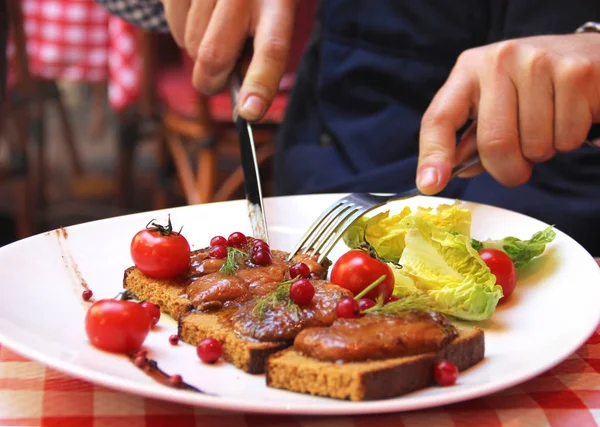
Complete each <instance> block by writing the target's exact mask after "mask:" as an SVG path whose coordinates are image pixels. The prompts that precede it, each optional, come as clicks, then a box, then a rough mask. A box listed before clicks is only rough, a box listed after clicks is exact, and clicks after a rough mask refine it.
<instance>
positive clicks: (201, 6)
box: [161, 0, 296, 121]
mask: <svg viewBox="0 0 600 427" xmlns="http://www.w3.org/2000/svg"><path fill="white" fill-rule="evenodd" d="M161 1H162V3H163V6H164V9H165V15H166V19H167V22H168V23H169V27H170V29H171V33H172V35H173V38H174V39H175V41H176V42H177V44H178V45H179V46H181V47H183V48H185V49H186V50H187V52H188V54H189V55H190V56H191V57H192V59H194V61H195V63H194V70H193V77H192V82H193V84H194V86H195V87H196V88H197V89H198V90H199V91H200V92H202V93H204V94H206V95H214V94H216V93H219V92H220V91H222V90H223V89H224V88H225V86H226V85H227V81H228V78H229V75H230V74H231V72H232V71H233V69H234V68H235V66H236V64H237V62H238V60H239V57H240V54H241V52H242V49H243V47H244V44H245V42H246V40H247V39H248V37H254V54H253V56H252V60H251V62H250V65H249V68H248V71H247V73H246V75H245V77H244V80H243V82H242V87H241V89H240V94H239V97H238V112H239V113H240V115H241V116H242V117H244V118H245V119H247V120H250V121H253V120H258V119H260V118H261V117H262V116H263V114H264V113H265V112H266V111H267V109H268V107H269V106H270V104H271V102H272V101H273V98H274V97H275V95H276V93H277V90H278V88H279V83H280V80H281V78H282V76H283V73H284V72H285V68H286V65H287V60H288V54H289V49H290V43H291V38H292V31H293V27H294V15H295V12H296V0H219V1H217V0H161Z"/></svg>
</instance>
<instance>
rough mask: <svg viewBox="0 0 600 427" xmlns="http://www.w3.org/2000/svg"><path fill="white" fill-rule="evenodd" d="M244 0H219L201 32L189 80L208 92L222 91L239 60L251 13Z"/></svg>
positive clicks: (211, 93) (199, 88) (208, 93)
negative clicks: (206, 25) (204, 30)
mask: <svg viewBox="0 0 600 427" xmlns="http://www.w3.org/2000/svg"><path fill="white" fill-rule="evenodd" d="M246 2H247V0H229V1H220V2H218V3H217V6H216V7H215V10H214V12H213V15H212V18H211V20H210V23H209V24H208V28H207V29H206V32H205V33H204V37H203V39H202V42H201V43H200V47H199V48H198V55H197V57H196V63H195V65H194V72H193V77H192V80H193V82H194V86H195V87H196V88H197V89H198V90H200V91H201V92H203V93H205V94H207V95H214V94H216V93H218V92H220V91H221V90H223V88H224V87H225V85H226V83H227V79H228V77H229V75H230V74H231V71H232V70H233V68H234V67H235V65H236V63H237V61H238V57H239V55H240V51H241V49H242V46H243V44H244V41H245V40H246V38H247V36H248V27H249V18H250V15H249V14H248V13H247V12H246V10H247V9H246V7H245V4H246Z"/></svg>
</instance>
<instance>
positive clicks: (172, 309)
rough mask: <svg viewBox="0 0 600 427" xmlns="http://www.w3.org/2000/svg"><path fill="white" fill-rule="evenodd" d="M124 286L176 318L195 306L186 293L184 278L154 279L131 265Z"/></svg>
mask: <svg viewBox="0 0 600 427" xmlns="http://www.w3.org/2000/svg"><path fill="white" fill-rule="evenodd" d="M123 288H125V289H127V290H129V291H131V292H132V293H133V294H134V295H135V296H136V297H137V298H138V299H139V300H140V301H149V302H151V303H153V304H156V305H158V306H159V307H160V310H161V311H162V312H164V313H167V314H168V315H169V316H171V317H172V318H173V319H175V320H178V319H179V317H180V316H181V315H183V314H185V313H187V312H189V311H191V310H192V309H193V308H194V307H193V305H192V302H191V301H190V300H189V299H188V298H187V296H186V295H185V289H186V280H184V279H152V278H150V277H148V276H146V275H144V274H143V273H142V272H141V271H140V270H138V269H137V268H135V267H130V268H128V269H127V270H125V276H124V278H123Z"/></svg>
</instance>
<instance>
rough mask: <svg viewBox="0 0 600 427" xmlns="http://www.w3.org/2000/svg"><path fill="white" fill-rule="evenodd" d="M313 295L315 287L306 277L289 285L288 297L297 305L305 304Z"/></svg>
mask: <svg viewBox="0 0 600 427" xmlns="http://www.w3.org/2000/svg"><path fill="white" fill-rule="evenodd" d="M314 296H315V287H314V286H313V285H312V283H310V280H308V279H299V280H296V281H295V282H294V283H292V286H290V298H291V299H292V301H294V302H295V303H296V304H298V305H306V304H308V303H309V302H311V301H312V299H313V297H314Z"/></svg>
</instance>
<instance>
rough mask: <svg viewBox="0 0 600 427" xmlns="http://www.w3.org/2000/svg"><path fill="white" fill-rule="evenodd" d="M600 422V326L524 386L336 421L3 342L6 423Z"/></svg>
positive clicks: (87, 426)
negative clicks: (137, 378) (125, 376)
mask: <svg viewBox="0 0 600 427" xmlns="http://www.w3.org/2000/svg"><path fill="white" fill-rule="evenodd" d="M599 263H600V262H599ZM599 303H600V301H599ZM599 424H600V328H599V329H598V330H597V331H596V332H595V333H594V334H593V335H592V336H591V337H590V338H589V340H588V341H587V342H586V343H585V345H583V346H582V347H581V348H580V349H579V350H578V351H577V352H576V353H575V354H573V355H572V356H571V357H569V358H568V359H567V360H565V361H564V362H563V363H561V364H560V365H558V366H557V367H555V368H554V369H551V370H549V371H548V372H546V373H544V374H542V375H540V376H539V377H537V378H534V379H533V380H530V381H528V382H526V383H523V384H521V385H519V386H517V387H513V388H510V389H508V390H505V391H502V392H499V393H496V394H493V395H490V396H486V397H483V398H480V399H476V400H472V401H468V402H464V403H460V404H455V405H450V406H446V407H442V408H436V409H432V410H425V411H419V412H413V413H399V414H386V415H370V416H352V417H333V418H332V417H295V416H294V417H292V416H271V415H256V414H242V413H226V412H215V411H211V410H206V409H199V408H192V407H189V406H182V405H177V404H172V403H167V402H162V401H157V400H151V399H145V398H143V397H140V396H135V395H129V394H126V393H121V392H118V391H113V390H110V389H107V388H104V387H99V386H96V385H94V384H91V383H88V382H85V381H81V380H79V379H76V378H73V377H70V376H67V375H64V374H61V373H59V372H57V371H55V370H53V369H50V368H48V367H46V366H44V365H42V364H40V363H37V362H34V361H31V360H28V359H25V358H23V357H21V356H19V355H17V354H15V353H14V352H12V351H10V350H9V349H8V348H6V347H1V346H0V426H17V425H19V426H44V427H54V426H65V427H70V426H73V427H104V426H106V427H109V426H110V427H121V426H122V427H143V426H148V427H150V426H163V425H165V426H166V425H176V426H178V427H187V426H202V427H204V426H216V425H222V426H227V427H230V426H231V427H238V426H240V427H242V426H248V427H255V426H256V427H258V426H269V427H276V426H282V427H323V426H328V427H350V426H354V427H367V426H368V427H371V426H374V427H402V426H415V427H418V426H423V427H425V426H436V427H437V426H441V427H443V426H455V425H457V426H463V425H465V426H477V427H485V426H511V427H512V426H553V427H558V426H576V427H587V426H596V425H599Z"/></svg>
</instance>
